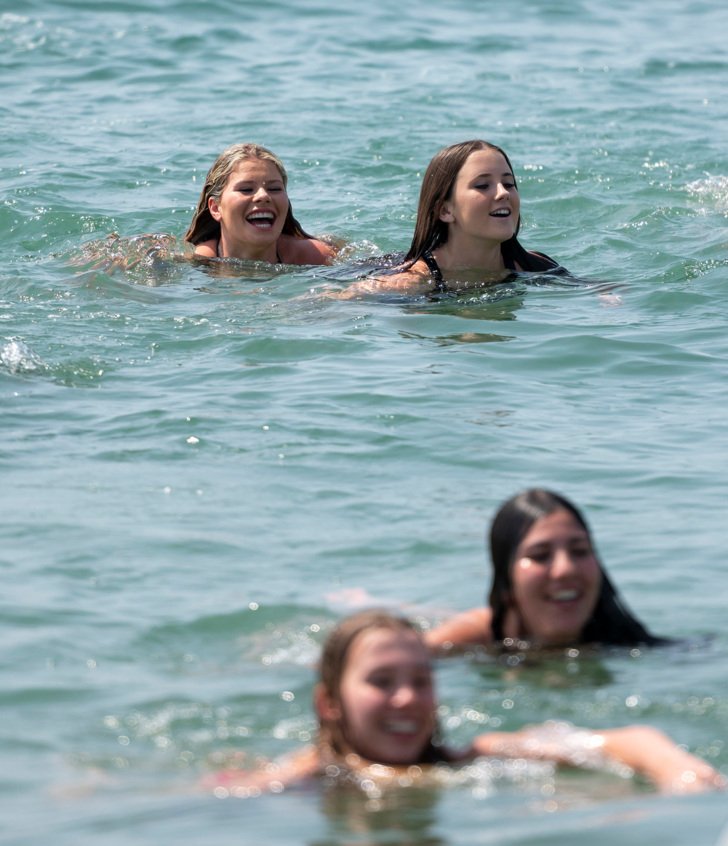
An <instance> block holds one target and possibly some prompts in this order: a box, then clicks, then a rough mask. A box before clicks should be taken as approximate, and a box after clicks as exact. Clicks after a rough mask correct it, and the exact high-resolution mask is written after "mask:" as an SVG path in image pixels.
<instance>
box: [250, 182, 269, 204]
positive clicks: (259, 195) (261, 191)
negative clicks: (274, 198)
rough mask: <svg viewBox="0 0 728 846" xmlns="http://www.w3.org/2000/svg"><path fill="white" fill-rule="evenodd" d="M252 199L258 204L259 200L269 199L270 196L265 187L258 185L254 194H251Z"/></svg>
mask: <svg viewBox="0 0 728 846" xmlns="http://www.w3.org/2000/svg"><path fill="white" fill-rule="evenodd" d="M253 199H254V200H256V201H257V202H259V201H260V200H268V199H270V194H269V193H268V191H267V189H266V187H265V185H259V186H258V188H257V190H256V192H255V194H253Z"/></svg>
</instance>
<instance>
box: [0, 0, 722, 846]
mask: <svg viewBox="0 0 728 846" xmlns="http://www.w3.org/2000/svg"><path fill="white" fill-rule="evenodd" d="M727 31H728V11H726V9H725V6H724V4H723V3H719V2H717V0H701V2H694V3H689V4H686V3H680V2H676V0H667V2H664V3H661V4H651V3H639V4H638V3H629V2H626V0H616V2H613V3H610V4H606V5H605V4H603V3H598V2H596V0H581V2H566V0H543V2H537V0H526V2H520V3H502V4H491V3H485V2H465V0H452V2H447V3H435V2H431V0H426V2H417V3H409V2H404V3H398V4H390V3H387V2H384V0H371V2H368V3H366V4H350V3H348V2H333V3H324V2H315V0H298V2H296V0H273V1H272V2H268V3H264V4H254V3H233V2H229V0H211V2H208V3H205V4H199V3H189V2H184V0H154V2H152V1H151V0H150V2H146V3H145V2H131V0H128V2H127V0H113V2H105V3H100V2H84V0H61V2H53V3H51V2H49V0H28V2H26V3H25V4H23V5H22V6H20V5H18V4H12V5H11V4H9V3H3V4H1V5H0V69H1V75H0V90H1V91H2V98H1V100H0V119H1V121H2V133H0V173H1V174H2V202H1V203H0V232H1V233H2V244H3V260H2V263H1V264H0V403H1V405H0V409H1V411H0V437H1V441H0V471H1V473H2V488H1V490H2V500H1V502H2V518H3V519H2V547H1V551H0V561H1V562H2V572H3V576H4V579H3V598H2V601H1V604H0V640H1V642H2V652H1V655H2V658H1V659H0V708H1V713H2V719H1V720H0V747H1V748H2V762H3V766H2V775H1V776H0V803H1V804H2V814H1V816H0V819H1V820H2V821H1V822H0V826H2V829H1V830H0V837H2V838H3V842H4V843H12V844H24V846H26V845H28V846H29V844H38V843H47V842H48V841H50V840H51V839H52V840H53V842H54V843H55V844H59V846H64V845H65V844H69V846H70V844H73V846H78V844H83V843H92V842H93V843H98V842H103V843H104V844H117V843H118V844H128V843H129V842H134V843H135V844H140V846H144V844H154V845H155V846H157V844H159V843H172V842H175V843H189V844H198V843H215V844H218V846H222V844H240V843H245V844H248V843H250V844H260V843H265V844H267V846H275V844H286V846H290V844H294V843H300V844H317V846H321V844H344V843H346V844H353V843H357V844H385V843H386V844H418V846H419V845H420V844H438V845H439V844H443V846H444V844H448V846H450V844H453V845H454V844H457V845H458V846H460V844H484V843H493V844H551V843H553V844H556V843H558V844H561V846H563V844H572V843H573V844H583V843H584V842H585V840H586V839H588V840H589V842H590V843H592V844H617V843H619V844H620V846H624V844H627V843H629V844H632V843H634V844H645V843H657V842H659V843H660V844H662V846H665V844H691V846H700V844H714V843H716V841H717V840H718V838H719V836H720V832H721V829H722V828H723V826H724V825H725V823H726V821H727V819H728V813H727V812H726V797H725V795H720V794H708V795H700V796H693V797H684V798H679V799H671V798H666V797H661V796H659V795H657V794H656V793H655V792H654V790H652V789H651V788H650V787H649V786H648V785H646V784H644V783H641V782H639V781H638V780H637V781H635V780H630V779H624V778H622V777H620V776H618V775H615V774H612V773H586V774H584V773H575V772H558V773H554V772H553V771H552V770H551V769H549V768H548V767H546V768H545V769H544V767H543V765H538V766H536V765H534V766H532V767H526V768H525V769H523V768H522V769H520V770H518V769H517V768H516V769H514V768H508V767H501V768H498V767H492V766H486V765H485V764H484V765H483V766H482V767H476V768H474V769H472V770H470V771H468V772H466V773H458V774H453V779H452V783H450V784H444V785H438V786H432V785H430V786H428V787H422V788H402V789H399V790H392V791H389V792H385V793H384V794H383V795H382V796H379V797H372V796H370V795H366V794H364V793H359V792H357V791H347V790H338V791H337V790H326V789H324V788H321V787H319V786H317V785H313V786H306V787H302V788H298V789H293V790H290V791H286V792H285V793H284V794H283V795H275V796H265V797H260V798H258V799H251V800H233V799H227V800H221V799H218V798H215V797H214V796H212V795H211V794H210V793H209V792H206V791H204V790H201V789H200V788H199V784H200V783H201V780H202V779H203V778H204V776H205V775H207V774H209V773H210V772H211V771H212V770H214V769H215V768H216V767H219V766H221V765H224V764H226V763H231V762H232V763H239V764H240V765H242V766H244V765H245V764H246V762H247V764H248V765H254V763H255V761H256V760H257V759H258V758H260V757H275V756H276V755H278V754H281V753H285V752H289V751H291V750H293V749H296V748H298V747H300V746H301V745H302V744H304V743H305V742H307V740H309V739H310V738H311V737H312V735H313V733H314V731H315V724H314V720H313V716H312V710H311V703H310V698H311V690H312V683H313V677H314V664H315V661H316V658H317V654H318V650H319V647H320V645H321V642H322V640H323V638H324V637H325V635H326V632H327V631H328V630H329V629H330V627H331V626H332V625H333V623H334V622H335V621H336V620H337V619H338V618H339V617H340V616H341V615H343V614H345V613H347V612H348V611H349V610H351V609H352V608H356V607H360V606H361V605H362V604H367V603H376V604H382V605H386V606H388V607H393V608H396V609H401V610H403V611H405V612H406V613H410V614H412V615H413V616H415V617H417V618H418V619H419V620H420V621H421V622H423V623H424V624H425V625H427V624H431V623H432V622H434V621H436V620H438V619H442V618H443V617H444V616H446V615H447V614H448V613H451V612H453V611H457V610H461V609H464V608H468V607H472V606H473V605H475V604H478V603H480V602H482V601H483V599H484V595H485V591H486V587H487V581H488V565H487V561H486V556H485V548H484V541H483V539H484V533H485V530H486V526H487V524H488V522H489V520H490V518H491V517H492V515H493V513H494V511H495V509H496V508H497V506H498V505H499V504H500V503H501V502H502V501H503V500H504V499H506V498H507V497H509V496H511V495H512V494H513V493H515V492H516V491H518V490H520V489H522V488H525V487H529V486H534V485H539V486H547V487H551V488H554V489H555V490H557V491H560V492H562V493H564V494H565V495H567V496H569V497H570V498H572V499H573V500H574V501H575V502H576V503H578V504H579V505H580V506H581V507H582V508H583V509H584V511H585V513H586V514H587V516H588V518H589V520H590V522H591V524H592V527H593V530H594V534H595V538H596V540H597V543H598V547H599V552H600V555H601V557H602V559H603V560H604V562H605V565H606V567H607V568H608V570H609V572H610V573H611V575H612V577H613V580H614V581H615V582H616V584H617V585H618V586H619V588H620V590H621V592H622V594H623V595H624V597H625V599H626V601H627V602H628V604H629V605H630V606H631V607H632V609H633V610H634V612H635V613H636V614H637V616H638V617H639V618H640V619H641V620H642V621H643V622H644V623H645V624H646V625H647V626H648V627H649V628H650V629H652V630H653V631H655V632H657V633H661V634H666V635H671V636H674V637H676V638H678V639H680V643H678V645H677V646H674V647H670V648H667V649H656V650H651V651H638V652H629V651H626V652H625V651H617V652H615V653H605V654H603V655H597V656H593V655H592V656H586V655H584V654H578V653H576V654H565V655H559V656H555V657H552V658H549V659H544V660H543V661H535V662H533V663H532V664H528V663H527V664H526V665H523V664H519V665H517V666H514V667H510V666H504V665H503V664H501V663H499V662H498V661H496V660H494V659H492V658H488V657H484V656H481V657H480V658H465V659H453V660H449V661H443V662H440V663H439V664H438V666H437V680H438V685H439V692H440V698H441V701H442V709H441V714H440V719H441V721H442V723H443V726H444V729H445V733H446V735H447V738H448V739H449V740H450V741H451V742H452V743H465V742H467V740H468V739H469V738H470V737H471V736H472V735H473V734H474V733H476V732H479V731H487V730H489V729H493V728H518V727H520V726H522V725H524V724H527V723H532V722H536V721H541V720H543V719H545V718H554V719H560V720H568V721H571V722H573V723H575V724H579V725H585V726H593V727H602V726H621V725H625V724H628V723H632V722H646V723H649V724H652V725H656V726H658V727H660V728H662V729H663V730H664V731H666V732H668V733H669V734H670V735H671V736H673V737H674V738H675V739H676V740H677V741H678V742H680V743H682V744H685V745H686V746H687V747H688V748H689V749H690V750H691V751H693V752H695V753H697V754H699V755H702V756H704V757H705V758H707V759H708V760H710V761H711V762H712V763H713V764H714V765H715V766H716V767H718V768H720V769H722V770H723V772H728V749H726V746H725V739H726V734H727V731H728V626H727V624H726V615H725V596H726V576H725V572H724V571H725V564H724V551H725V546H726V528H725V527H726V505H725V502H726V496H725V474H726V438H727V436H728V427H727V426H726V422H725V415H726V411H725V410H726V408H727V407H728V378H727V377H728V331H727V328H728V327H727V319H726V318H727V315H728V307H727V306H726V281H727V278H728V260H727V259H726V247H727V246H728V223H727V219H728V165H726V160H725V152H726V138H727V137H728V134H727V132H726V130H727V129H728V119H727V106H726V98H725V78H726V70H727V69H728V51H727V48H726V41H725V33H726V32H727ZM478 137H480V138H486V139H488V140H490V141H493V142H494V143H497V144H499V145H501V146H503V147H504V148H505V149H506V150H507V151H508V153H509V155H510V157H511V159H512V161H513V164H514V167H515V169H516V172H517V176H518V178H519V184H520V189H521V200H522V214H523V228H522V240H523V242H524V243H525V244H526V245H527V246H528V247H530V248H532V249H538V250H542V251H544V252H546V253H548V254H550V255H552V256H554V257H556V258H557V259H559V260H560V261H561V262H562V263H563V264H564V265H565V266H566V267H567V268H569V270H570V271H571V272H572V273H573V274H574V277H575V278H576V279H578V280H579V284H577V285H573V284H566V283H564V282H563V281H559V280H555V281H553V282H552V283H548V284H540V285H529V284H528V282H527V280H516V282H514V283H513V284H511V285H509V286H501V287H500V288H498V289H492V290H489V291H486V292H484V293H483V294H481V295H478V296H471V297H465V298H461V299H453V300H444V301H440V302H428V301H410V302H391V301H389V302H386V301H336V300H332V299H330V298H326V297H325V296H323V295H322V294H323V292H325V291H326V290H327V289H332V288H333V289H338V288H341V287H343V286H344V285H345V284H347V282H348V281H349V280H350V279H352V278H355V277H356V273H357V268H356V262H357V261H359V260H368V259H370V258H371V257H376V256H381V255H384V254H386V253H389V252H393V251H401V250H404V249H406V248H407V246H408V243H409V239H410V237H411V234H412V229H413V224H414V218H415V209H416V202H417V194H418V191H419V185H420V181H421V177H422V174H423V172H424V169H425V167H426V165H427V162H428V161H429V159H430V158H431V156H432V155H433V154H434V153H435V152H436V151H437V150H438V149H439V148H441V147H443V146H445V145H447V144H450V143H454V142H456V141H462V140H466V139H469V138H478ZM239 141H255V142H258V143H261V144H264V145H266V146H268V147H270V148H271V149H272V150H274V151H275V152H276V153H277V154H278V155H280V156H281V158H282V159H283V161H284V162H285V164H286V165H287V167H288V169H289V173H290V185H289V192H290V196H291V200H292V203H293V207H294V211H295V213H296V216H297V217H298V218H299V220H301V222H302V223H303V225H304V227H305V228H306V229H308V230H309V231H312V232H316V233H323V232H329V233H333V234H335V235H337V236H340V237H342V238H344V239H346V241H347V242H348V244H349V247H348V252H347V253H346V257H345V259H343V260H342V261H341V262H340V263H339V265H338V266H336V267H334V268H322V267H317V268H301V267H298V268H271V267H260V266H258V267H255V266H245V267H242V266H241V267H238V268H235V267H233V268H232V270H231V272H230V273H229V274H226V275H224V276H223V275H219V274H215V273H213V272H210V270H209V269H206V268H204V267H199V266H192V265H190V264H189V263H186V262H184V261H175V260H168V259H164V258H159V257H157V258H155V257H154V256H153V255H151V256H150V255H147V253H146V242H143V243H142V245H141V246H139V244H138V243H137V242H135V241H134V240H133V239H134V238H135V237H136V236H138V235H142V234H145V233H160V234H163V235H171V236H174V237H178V238H179V237H180V236H181V235H182V234H183V233H184V231H185V229H186V228H187V225H188V223H189V221H190V218H191V215H192V210H193V208H194V206H195V204H196V201H197V198H198V196H199V192H200V189H201V187H202V182H203V181H204V175H205V173H206V171H207V169H208V167H209V166H210V164H211V163H212V161H213V160H214V158H215V157H216V155H217V154H218V153H219V152H220V151H221V150H222V149H223V148H224V147H226V146H228V145H229V144H231V143H235V142H239ZM92 257H94V258H92ZM114 259H121V261H120V262H117V265H119V264H123V262H124V260H127V261H126V263H127V265H130V266H127V267H126V268H124V267H122V266H115V262H114ZM347 262H348V264H347ZM724 842H725V841H724Z"/></svg>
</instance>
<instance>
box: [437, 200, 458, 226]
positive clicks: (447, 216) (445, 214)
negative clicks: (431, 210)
mask: <svg viewBox="0 0 728 846" xmlns="http://www.w3.org/2000/svg"><path fill="white" fill-rule="evenodd" d="M438 217H439V218H440V220H441V221H442V222H443V223H454V222H455V215H454V214H453V213H452V208H451V207H450V203H448V202H447V201H445V202H444V203H443V204H442V205H441V206H440V214H439V215H438Z"/></svg>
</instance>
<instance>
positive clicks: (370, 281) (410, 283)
mask: <svg viewBox="0 0 728 846" xmlns="http://www.w3.org/2000/svg"><path fill="white" fill-rule="evenodd" d="M433 287H434V284H433V281H432V276H431V274H430V270H429V268H428V267H427V265H426V264H425V263H424V262H423V261H417V262H415V263H414V264H413V265H412V266H411V267H410V268H408V269H407V270H405V271H403V272H402V273H392V274H391V275H387V276H370V277H367V278H366V279H361V280H359V281H358V282H354V283H352V284H351V285H349V287H348V288H346V289H345V290H343V291H339V292H337V293H335V294H332V295H331V296H332V297H333V298H334V299H337V300H357V299H363V298H366V297H376V296H378V295H379V296H381V295H386V294H394V295H400V296H403V297H421V296H424V295H425V294H429V293H431V292H432V290H433Z"/></svg>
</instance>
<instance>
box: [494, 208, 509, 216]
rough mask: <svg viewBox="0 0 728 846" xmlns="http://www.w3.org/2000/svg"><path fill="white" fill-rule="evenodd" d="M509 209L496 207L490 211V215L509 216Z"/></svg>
mask: <svg viewBox="0 0 728 846" xmlns="http://www.w3.org/2000/svg"><path fill="white" fill-rule="evenodd" d="M510 216H511V210H510V209H496V210H495V211H492V212H491V213H490V217H510Z"/></svg>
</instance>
